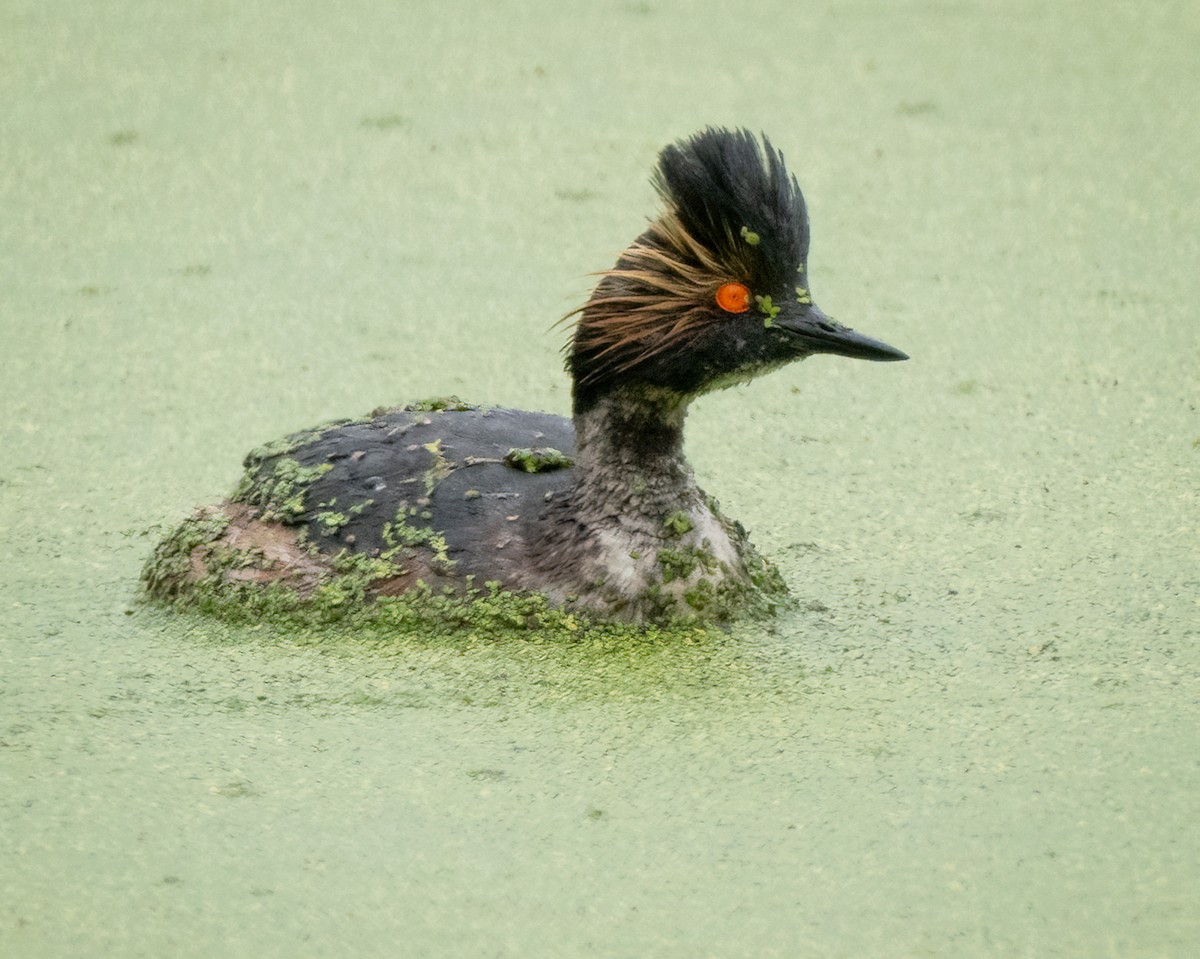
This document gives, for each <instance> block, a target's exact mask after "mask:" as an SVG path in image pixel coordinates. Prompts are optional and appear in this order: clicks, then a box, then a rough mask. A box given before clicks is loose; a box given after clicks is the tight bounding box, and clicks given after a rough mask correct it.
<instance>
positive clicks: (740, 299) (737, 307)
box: [717, 283, 750, 313]
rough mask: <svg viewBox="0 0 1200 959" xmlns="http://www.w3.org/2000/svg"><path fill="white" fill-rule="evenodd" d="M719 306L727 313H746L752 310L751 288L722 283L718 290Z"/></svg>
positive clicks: (738, 284)
mask: <svg viewBox="0 0 1200 959" xmlns="http://www.w3.org/2000/svg"><path fill="white" fill-rule="evenodd" d="M717 306H719V307H720V308H721V309H723V310H724V311H725V312H726V313H745V312H746V311H747V310H748V309H750V287H748V286H746V284H745V283H722V284H721V285H720V287H718V288H717Z"/></svg>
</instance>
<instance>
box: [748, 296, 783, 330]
mask: <svg viewBox="0 0 1200 959" xmlns="http://www.w3.org/2000/svg"><path fill="white" fill-rule="evenodd" d="M754 302H755V303H757V304H758V308H759V309H760V310H761V311H762V312H763V314H764V315H765V319H764V320H763V326H766V327H772V326H774V325H775V317H777V316H778V315H779V309H780V308H779V307H778V306H776V305H775V304H774V303H772V302H771V297H770V296H756V297H755V298H754Z"/></svg>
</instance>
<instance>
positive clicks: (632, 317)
mask: <svg viewBox="0 0 1200 959" xmlns="http://www.w3.org/2000/svg"><path fill="white" fill-rule="evenodd" d="M653 182H654V185H655V187H656V189H657V190H658V192H659V194H660V196H661V197H662V200H663V203H664V207H665V208H664V210H663V211H662V213H661V214H660V215H659V216H658V217H657V218H656V219H655V220H653V221H651V223H650V225H649V227H648V228H647V229H646V231H645V232H644V233H643V234H642V235H641V236H640V237H638V239H637V240H636V241H635V242H634V243H633V244H632V245H631V246H630V247H629V249H627V250H626V251H625V252H624V253H623V254H622V255H621V257H620V258H619V259H618V261H617V264H616V266H615V267H614V268H613V269H611V270H609V271H607V272H606V273H604V274H603V275H602V279H601V280H600V282H599V284H598V285H597V288H596V290H595V292H594V293H593V295H592V296H591V298H590V299H589V300H588V302H587V303H586V304H585V305H584V306H583V307H582V308H581V309H580V310H578V311H576V313H577V314H578V317H579V318H578V322H577V325H576V328H575V332H574V335H573V337H572V340H571V342H570V344H569V348H568V357H567V368H568V370H569V372H570V373H571V376H572V378H573V383H574V392H573V401H574V416H573V421H569V420H566V419H564V418H562V417H557V416H553V415H550V414H545V413H524V412H520V411H514V410H500V409H484V408H478V407H470V406H467V405H465V404H460V403H458V402H457V401H449V402H442V403H434V404H425V405H421V406H417V407H407V408H402V409H394V410H388V411H382V412H379V413H377V414H375V415H373V416H372V417H370V418H368V419H366V420H363V421H360V422H356V423H341V424H333V425H331V426H329V427H326V428H322V429H319V430H315V431H311V432H309V433H306V434H299V435H297V436H295V437H292V438H290V439H289V440H288V441H285V442H283V443H279V444H272V445H271V446H269V447H267V448H264V449H263V450H260V451H256V452H254V453H252V454H251V455H250V457H248V458H247V463H246V466H247V473H246V478H245V479H244V480H243V482H242V485H241V486H240V487H239V489H238V491H237V492H236V493H235V494H234V495H233V497H231V499H230V500H228V501H226V502H225V503H222V504H219V505H217V506H215V507H210V508H208V509H207V510H204V511H202V512H201V513H199V514H197V516H196V517H193V519H192V520H190V521H188V523H185V524H184V526H183V527H181V528H180V529H179V530H177V531H176V532H175V533H174V534H173V535H172V536H171V537H169V538H168V540H167V541H165V542H164V544H162V545H161V546H160V547H159V549H158V551H157V552H156V554H155V557H154V558H153V559H152V560H151V562H150V564H149V565H148V566H147V571H146V577H145V578H146V581H147V584H148V588H149V590H150V592H151V593H152V594H153V595H155V596H158V597H161V598H168V599H173V600H178V601H182V602H189V601H200V600H206V601H211V600H212V598H213V597H214V596H216V597H218V598H219V599H220V600H221V602H222V603H223V604H224V605H225V606H226V607H227V608H228V606H229V605H230V604H231V603H232V604H237V603H239V602H243V601H244V602H250V601H252V599H253V597H254V595H255V593H256V591H262V590H265V589H273V590H276V591H278V590H280V589H283V590H285V591H288V592H289V593H290V594H291V595H293V596H295V597H298V598H299V599H300V600H301V601H302V602H303V600H304V598H305V597H309V596H313V595H316V594H318V593H320V592H321V591H322V590H323V589H324V590H325V591H326V592H328V589H329V586H330V584H331V583H333V582H335V581H336V579H337V577H338V576H339V575H341V574H343V573H344V572H345V569H346V568H347V567H348V566H354V567H355V568H356V569H360V571H361V564H357V565H356V564H355V563H351V562H350V560H351V559H352V558H353V557H355V556H359V557H363V558H364V559H365V560H369V561H371V562H372V563H373V564H374V565H371V566H370V568H369V573H368V576H367V586H366V589H365V591H364V592H363V593H362V595H361V596H360V597H359V601H369V600H371V599H377V600H380V599H381V598H386V597H391V596H408V597H410V598H411V596H412V595H414V594H413V593H412V590H413V589H414V588H417V587H418V586H419V585H421V584H424V585H425V586H429V587H432V588H434V590H435V591H440V590H442V589H443V588H449V589H450V591H451V592H452V593H453V594H454V595H456V596H458V597H460V598H461V600H462V601H463V602H464V603H470V602H471V601H472V600H473V598H474V597H476V596H477V595H478V593H477V592H476V591H477V590H479V588H480V587H481V586H482V584H484V583H491V584H493V585H492V586H491V589H492V590H495V589H496V588H501V589H505V590H511V591H514V592H517V593H537V594H540V595H542V596H544V597H545V599H546V600H547V601H548V603H549V604H550V605H551V606H555V607H559V608H562V609H564V610H568V611H576V610H577V611H581V612H584V613H587V614H588V615H590V616H592V617H595V618H597V619H617V620H627V621H634V622H643V621H660V622H662V621H678V620H694V619H702V620H703V619H717V620H719V619H724V618H727V617H729V616H730V615H733V614H735V613H737V612H739V611H740V610H743V609H746V608H759V609H762V608H767V607H770V606H771V605H772V604H773V602H774V600H775V599H777V598H778V597H779V596H780V595H781V594H782V593H783V592H784V588H783V586H782V582H781V581H780V580H779V577H778V575H777V574H776V573H775V572H774V569H773V568H772V567H770V565H769V564H768V563H767V562H766V561H765V560H763V559H762V558H761V557H759V556H758V554H757V553H756V552H755V551H754V549H753V547H752V546H751V545H750V543H749V541H748V540H747V538H746V535H745V532H744V530H743V529H742V528H741V526H740V525H738V524H736V523H734V522H732V521H730V520H728V519H726V518H725V517H724V516H722V515H721V514H720V513H719V512H717V510H716V509H715V507H714V506H713V504H712V503H711V501H710V500H709V499H708V497H707V496H706V495H705V494H704V493H703V492H702V491H701V490H700V489H699V488H698V487H697V486H696V485H695V482H694V481H693V478H692V474H691V470H690V468H689V467H688V465H687V462H686V460H685V459H684V457H683V423H684V418H685V415H686V411H687V406H688V404H689V403H690V402H691V401H692V400H693V399H695V398H696V397H697V396H700V395H702V394H703V393H705V392H708V391H710V390H713V389H717V388H720V387H723V386H728V385H730V384H732V383H735V382H739V381H744V380H748V379H750V378H752V377H754V376H756V375H758V374H760V373H763V372H766V371H768V370H770V369H773V368H775V367H778V366H780V365H783V364H785V363H788V362H791V361H793V360H797V359H802V358H804V357H806V356H808V355H810V354H812V353H817V352H827V353H838V354H841V355H845V356H853V357H860V358H864V359H875V360H900V359H905V358H906V357H905V355H904V354H903V353H901V352H900V351H899V350H896V349H894V348H892V347H890V346H887V345H886V344H883V343H880V342H878V341H876V340H872V339H869V338H868V337H864V336H862V335H860V334H858V333H855V332H854V331H852V330H849V329H847V328H845V327H843V326H841V325H839V324H837V323H835V322H834V321H833V320H831V319H829V318H828V317H827V316H825V314H824V313H822V312H821V311H820V310H819V309H818V308H817V307H816V306H815V305H814V304H813V302H812V297H811V295H810V293H809V290H808V284H807V281H806V279H805V271H806V260H807V256H808V243H809V226H808V214H807V211H806V209H805V204H804V197H803V195H802V194H801V192H800V187H799V185H798V184H797V183H796V181H795V179H794V178H793V177H792V176H791V175H790V174H789V173H788V172H787V170H786V168H785V167H784V162H783V157H782V155H781V154H780V153H779V152H778V151H777V150H775V149H774V148H773V147H772V146H771V144H770V143H769V142H768V141H766V140H765V138H764V139H763V140H762V141H761V143H760V141H758V140H757V139H756V138H755V137H754V136H752V135H751V134H749V133H747V132H746V131H728V130H718V129H709V130H705V131H703V132H701V133H698V134H696V135H695V136H693V137H691V138H690V139H687V140H683V141H680V142H679V143H676V144H674V145H672V146H668V147H667V148H666V149H664V150H663V152H662V154H661V155H660V157H659V161H658V167H657V170H656V172H655V174H654V178H653ZM572 315H575V314H572Z"/></svg>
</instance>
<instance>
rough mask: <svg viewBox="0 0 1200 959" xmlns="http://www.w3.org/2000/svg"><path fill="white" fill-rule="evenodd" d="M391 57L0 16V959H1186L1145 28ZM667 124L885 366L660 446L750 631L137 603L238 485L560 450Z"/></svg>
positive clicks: (211, 32)
mask: <svg viewBox="0 0 1200 959" xmlns="http://www.w3.org/2000/svg"><path fill="white" fill-rule="evenodd" d="M396 6H397V9H389V10H383V9H381V8H380V7H379V6H378V5H374V4H367V3H361V2H357V0H354V2H350V3H348V4H338V5H334V6H330V5H328V4H317V3H304V4H299V5H297V4H290V5H287V6H286V7H284V6H280V5H272V4H269V3H263V2H258V0H255V2H250V3H241V4H236V5H229V4H221V3H205V4H195V5H187V6H180V7H179V8H178V9H166V8H160V7H158V6H153V5H146V4H134V3H128V4H121V3H109V4H104V5H102V6H100V7H80V8H78V9H75V10H72V11H71V13H70V15H69V16H68V15H67V14H65V13H64V12H62V11H56V10H54V9H52V8H50V7H47V6H45V5H39V4H35V3H32V2H27V0H17V2H9V3H7V4H6V5H5V7H4V9H3V10H2V11H0V35H3V36H5V38H6V41H5V49H6V53H5V54H4V56H3V60H2V61H0V64H2V65H0V89H3V92H4V96H3V97H0V129H3V130H4V131H5V135H4V136H3V137H2V138H0V159H2V161H3V162H0V197H2V198H3V204H2V205H3V209H4V211H5V213H4V217H3V218H2V220H0V257H2V258H3V263H4V270H3V273H4V282H3V284H0V325H2V328H3V334H4V336H3V350H2V353H0V396H2V397H3V409H4V414H5V415H4V417H3V419H2V421H0V437H2V441H3V450H4V456H3V458H2V459H0V524H2V527H0V528H2V529H3V550H0V602H2V604H3V605H2V608H3V611H4V619H3V627H2V632H0V636H2V642H0V709H2V710H3V712H2V714H0V781H2V782H3V789H2V790H0V821H2V822H4V823H5V826H4V827H3V829H0V954H2V955H5V956H21V957H56V956H67V955H70V956H143V955H144V956H162V955H171V956H184V957H188V956H195V957H209V956H213V955H225V956H229V957H231V959H232V957H242V956H247V957H248V956H255V957H260V956H338V957H340V956H373V955H379V956H438V955H445V956H451V955H453V956H459V955H480V956H504V957H508V956H513V957H516V956H522V957H528V956H547V957H549V956H554V957H573V956H581V957H609V956H611V957H626V956H628V957H643V956H655V957H675V956H678V957H694V956H713V957H740V956H753V957H766V956H784V957H792V956H845V957H870V956H880V957H883V956H887V957H895V956H922V957H943V956H944V957H961V956H993V955H994V956H1006V957H1007V956H1079V957H1089V959H1091V957H1097V956H1113V957H1176V956H1188V955H1194V954H1196V950H1197V949H1198V948H1200V918H1198V917H1200V910H1198V909H1197V905H1198V903H1197V894H1196V890H1197V888H1200V829H1198V827H1197V821H1198V816H1197V801H1196V797H1197V795H1198V790H1200V766H1198V763H1197V755H1198V747H1200V736H1198V733H1197V730H1198V729H1200V726H1198V720H1200V715H1198V713H1200V710H1198V709H1197V702H1198V696H1197V694H1198V687H1200V682H1198V676H1200V673H1198V667H1200V652H1198V650H1197V645H1198V642H1197V641H1198V640H1200V546H1198V542H1200V540H1198V538H1197V537H1198V534H1200V503H1198V497H1197V488H1198V485H1200V484H1198V473H1200V469H1198V467H1200V411H1198V407H1200V362H1198V360H1200V324H1197V322H1196V317H1195V306H1194V304H1195V303H1196V301H1197V298H1198V295H1200V280H1198V279H1197V277H1198V275H1200V274H1198V272H1197V270H1196V263H1197V262H1200V173H1198V172H1197V171H1198V169H1200V167H1198V166H1197V164H1196V162H1195V158H1196V156H1197V155H1198V154H1200V127H1198V126H1197V124H1196V123H1195V117H1194V113H1193V111H1192V108H1191V103H1190V100H1189V99H1188V94H1189V93H1190V92H1192V91H1194V90H1195V89H1196V87H1197V81H1200V61H1198V60H1197V58H1196V56H1195V51H1196V49H1197V48H1198V47H1200V17H1197V15H1196V13H1195V10H1194V9H1193V6H1192V5H1189V4H1185V3H1171V2H1167V3H1161V4H1156V5H1154V6H1153V7H1152V8H1150V9H1134V8H1133V7H1132V6H1130V5H1127V4H1117V3H1102V4H1100V5H1099V6H1097V5H1096V4H1094V3H1083V2H1071V3H1062V4H1056V5H1053V6H1049V7H1048V6H1046V5H1043V4H1034V3H1031V2H1019V0H1014V2H1006V3H1002V4H999V5H994V4H993V5H978V4H971V3H939V4H931V3H917V2H902V3H886V4H885V3H869V2H868V3H856V4H840V3H812V4H810V3H796V2H787V3H783V2H780V3H762V4H753V5H744V6H743V7H739V8H738V10H737V12H736V13H735V14H731V13H730V12H729V8H728V5H725V4H719V3H715V2H709V0H696V2H694V3H686V4H678V5H672V4H668V3H665V2H650V3H632V2H631V3H613V4H592V5H589V6H588V8H587V9H585V10H579V11H573V12H572V13H571V14H570V15H567V14H564V13H563V12H562V11H561V5H556V4H552V3H549V2H543V0H534V2H529V0H523V2H521V3H515V2H507V0H505V2H497V3H491V4H488V5H486V6H483V7H480V8H478V9H474V10H472V11H470V13H469V15H468V13H467V12H465V11H459V10H456V9H454V8H453V7H450V6H446V5H439V4H425V3H412V4H404V5H396ZM401 6H402V7H403V9H399V7H401ZM710 123H714V124H726V125H744V126H747V127H750V128H752V129H756V130H757V129H763V130H765V131H766V132H767V133H768V134H769V135H770V136H771V137H772V139H773V140H774V141H775V142H776V144H777V145H778V146H780V147H781V148H782V149H783V151H784V152H785V154H787V156H788V157H789V160H790V163H791V166H792V167H793V169H794V170H795V172H796V173H797V175H798V177H799V179H800V181H801V183H802V185H803V186H804V189H805V192H806V195H807V197H808V200H809V205H810V211H811V214H812V220H813V247H812V254H811V257H810V271H811V285H812V289H813V292H814V296H815V298H816V300H817V302H818V303H820V304H821V306H822V307H823V308H824V309H825V310H826V311H827V312H829V313H831V314H833V315H835V316H837V317H838V318H839V319H841V320H842V321H843V322H846V323H848V324H849V325H851V326H854V327H857V328H859V329H861V330H863V331H864V332H867V333H869V334H871V335H874V336H877V337H880V338H882V339H885V340H887V341H888V342H890V343H893V344H895V345H896V346H898V347H900V348H902V349H904V350H906V351H907V352H909V353H910V354H911V356H912V360H911V361H910V362H908V363H904V364H891V365H886V366H883V365H872V364H864V363H855V362H852V361H848V360H841V359H837V358H830V357H818V358H815V359H813V360H811V361H810V362H807V363H804V364H801V365H799V366H795V367H793V368H790V369H788V370H786V371H783V372H780V373H776V374H773V375H772V376H770V377H767V378H764V379H762V380H760V381H758V382H756V383H755V384H753V385H752V386H749V387H742V388H738V389H735V390H730V391H726V392H724V393H721V394H719V395H716V396H713V397H709V398H707V399H705V400H703V401H701V402H700V403H699V404H697V406H696V407H695V408H694V411H693V413H692V416H691V417H690V421H689V434H688V450H689V455H690V457H691V459H692V461H693V464H694V466H695V468H696V472H697V475H698V477H699V478H700V481H701V483H702V485H704V486H705V488H706V489H708V490H709V492H711V493H713V494H714V495H716V496H717V497H718V498H719V499H720V501H721V504H722V507H723V508H724V509H725V511H726V512H728V513H729V514H730V515H732V516H735V517H737V518H739V519H740V520H741V521H742V522H743V523H744V524H745V525H746V526H747V527H748V528H749V529H750V530H751V532H752V534H753V535H754V538H755V541H756V542H757V544H758V546H759V547H760V548H761V549H762V550H763V551H764V552H765V553H767V554H768V555H771V556H772V557H774V558H775V559H776V560H777V561H778V562H779V564H780V566H781V568H782V569H783V572H784V575H785V577H786V578H787V580H788V581H789V583H790V584H791V585H792V587H793V590H794V592H795V594H796V596H797V598H798V600H799V602H798V604H797V608H796V609H795V610H793V611H790V612H788V613H787V614H785V615H783V616H781V617H779V618H778V619H776V620H774V621H772V622H770V623H768V624H761V623H757V624H745V625H740V626H737V627H735V628H734V629H732V630H731V631H729V632H728V633H718V634H704V633H697V634H696V635H694V636H690V637H686V639H681V640H680V641H679V642H678V643H674V644H664V643H662V642H648V643H644V644H636V643H630V642H626V643H622V642H615V641H611V640H604V641H599V640H594V639H589V638H588V637H587V636H583V637H582V638H581V637H579V636H561V637H554V636H551V637H546V636H537V637H520V636H516V637H506V638H502V639H495V638H488V637H482V636H472V635H462V636H458V637H454V638H452V639H449V640H446V639H442V640H437V641H433V640H427V639H423V638H422V637H419V636H416V637H414V636H386V635H375V634H363V633H359V634H355V633H350V632H345V631H343V632H338V631H336V630H328V631H325V632H313V631H308V630H300V629H294V630H290V631H289V630H283V629H279V628H274V627H269V626H267V625H259V626H249V627H232V626H228V625H223V624H221V623H217V622H214V621H211V620H206V619H204V618H202V617H196V616H187V615H180V614H176V613H173V612H170V611H164V610H159V609H155V608H151V607H147V606H145V605H144V604H142V603H140V602H139V599H138V593H137V577H138V572H139V568H140V566H141V563H142V562H143V560H144V558H145V556H146V555H147V553H148V551H149V549H150V548H151V546H152V544H153V542H154V541H155V539H156V538H157V537H158V536H160V535H161V534H162V532H163V531H164V529H166V528H167V527H168V526H169V525H170V524H171V523H173V522H175V521H177V520H178V519H179V518H180V517H181V516H182V515H184V513H185V512H186V511H187V510H188V509H190V508H191V506H192V505H194V504H196V503H201V502H204V501H209V500H214V499H216V498H219V497H220V496H221V495H223V494H224V493H225V492H227V491H228V490H229V489H230V488H231V487H232V486H233V484H234V483H235V482H236V480H237V478H238V474H239V461H240V458H241V456H242V455H243V454H244V453H245V451H246V450H247V449H249V448H250V447H252V446H254V445H256V444H258V443H260V442H262V441H264V440H268V439H271V438H273V437H275V436H279V435H282V434H283V433H286V432H289V431H292V430H295V429H299V428H303V427H306V426H310V425H312V424H314V423H320V422H323V421H325V420H328V419H331V418H336V417H339V416H350V415H357V414H361V413H364V412H366V411H368V410H370V409H372V408H373V407H375V406H378V405H381V404H389V403H402V402H406V401H409V400H413V399H418V398H421V397H425V396H429V395H438V394H446V393H458V394H460V395H462V396H463V397H465V398H467V399H470V400H473V401H486V402H495V403H502V404H505V405H511V406H518V407H524V408H531V409H548V410H552V411H555V412H566V411H567V409H568V406H569V390H568V386H567V383H566V380H565V377H564V375H563V373H562V372H561V361H560V357H559V355H558V352H557V351H558V348H559V345H560V343H561V339H562V332H561V331H555V330H551V329H550V326H551V324H552V323H553V322H554V320H555V319H556V318H557V317H558V316H560V315H562V314H563V313H565V312H566V311H567V310H569V309H571V308H573V307H574V306H575V305H577V303H578V302H579V301H580V300H581V299H582V298H583V297H584V296H585V295H586V293H587V284H588V282H589V281H588V280H587V278H586V274H587V273H588V272H589V271H591V270H598V269H603V268H605V267H607V266H609V265H610V264H611V262H612V260H613V259H614V257H615V254H616V253H617V252H618V251H619V250H620V249H621V248H622V247H623V246H624V245H625V244H626V243H627V242H629V241H630V240H631V239H632V238H633V237H634V236H635V235H636V234H637V233H638V232H639V231H640V230H641V228H642V224H643V223H644V221H645V217H646V216H648V215H650V214H651V213H652V212H653V209H654V199H653V194H652V191H651V189H650V187H649V186H648V184H647V182H646V178H647V175H648V173H649V170H650V168H651V166H652V164H653V161H654V157H655V154H656V152H657V150H658V149H659V148H661V147H662V146H663V145H664V144H665V143H667V142H669V141H671V140H673V139H675V138H677V137H679V136H683V135H686V134H688V133H690V132H692V131H694V130H696V129H698V128H700V127H702V126H704V125H706V124H710Z"/></svg>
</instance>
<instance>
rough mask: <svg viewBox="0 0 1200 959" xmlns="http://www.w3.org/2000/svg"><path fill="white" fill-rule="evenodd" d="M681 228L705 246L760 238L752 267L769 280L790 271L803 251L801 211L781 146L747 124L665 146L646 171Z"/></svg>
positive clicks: (722, 249)
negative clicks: (748, 236) (749, 235)
mask: <svg viewBox="0 0 1200 959" xmlns="http://www.w3.org/2000/svg"><path fill="white" fill-rule="evenodd" d="M653 183H654V187H655V189H656V190H658V192H659V194H660V195H661V196H662V198H663V200H664V201H665V202H666V203H667V205H668V206H669V207H670V208H671V209H672V210H674V212H675V214H676V215H677V216H678V217H679V219H680V220H681V221H682V222H683V225H684V226H685V227H686V229H687V231H688V232H689V233H690V234H691V235H692V236H694V237H696V238H697V239H699V240H701V241H702V242H703V243H704V244H705V245H706V246H707V247H708V248H709V249H710V250H711V251H712V252H714V253H716V254H718V255H720V254H724V253H726V251H727V250H728V248H729V247H730V245H731V244H740V243H741V242H742V239H743V233H742V231H743V228H745V229H746V230H748V231H751V232H752V233H754V234H756V235H757V236H758V237H759V238H760V242H759V244H758V248H757V249H756V251H755V252H756V253H757V256H756V257H755V259H756V260H757V261H758V267H759V269H760V270H762V271H763V272H765V273H767V274H768V275H767V276H762V277H761V278H760V279H761V280H766V281H767V282H768V284H769V283H770V281H772V280H774V281H776V282H778V281H779V280H780V279H787V278H790V277H791V276H793V275H794V274H795V273H796V269H797V267H799V266H801V265H803V264H804V263H805V261H806V259H807V257H808V211H807V209H806V207H805V204H804V195H803V194H802V193H801V192H800V185H799V184H798V183H797V182H796V178H795V177H794V176H792V175H791V174H789V173H788V171H787V168H786V167H785V166H784V162H783V154H781V153H780V152H779V151H778V150H776V149H775V147H773V146H772V145H771V141H770V140H768V139H767V137H766V136H763V138H762V142H761V144H760V142H759V140H758V139H757V138H756V137H755V136H754V134H752V133H751V132H750V131H749V130H726V129H721V128H714V127H709V128H708V129H706V130H702V131H701V132H699V133H697V134H695V135H694V136H691V137H689V138H688V139H686V140H681V141H679V142H678V143H674V144H672V145H670V146H668V147H666V148H665V149H664V150H663V151H662V153H661V154H660V155H659V158H658V168H657V170H656V171H655V174H654V178H653Z"/></svg>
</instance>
